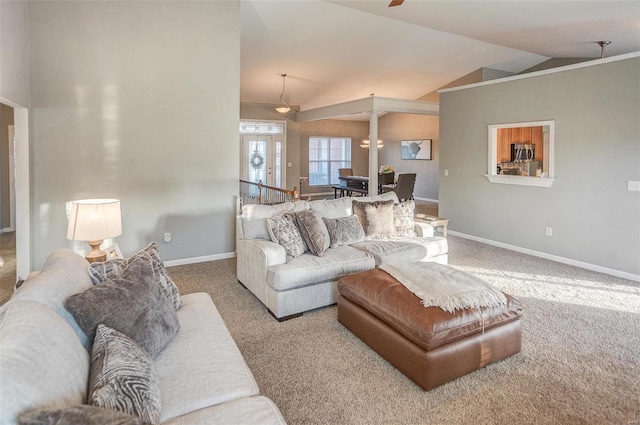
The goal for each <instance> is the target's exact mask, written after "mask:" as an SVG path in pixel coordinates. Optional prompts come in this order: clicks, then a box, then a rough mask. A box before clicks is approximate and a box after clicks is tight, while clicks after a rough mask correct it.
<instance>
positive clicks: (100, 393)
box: [89, 324, 160, 424]
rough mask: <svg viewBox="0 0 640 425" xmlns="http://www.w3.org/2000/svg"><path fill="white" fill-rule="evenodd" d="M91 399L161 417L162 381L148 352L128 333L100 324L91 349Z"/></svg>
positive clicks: (152, 418) (145, 417)
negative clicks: (160, 381)
mask: <svg viewBox="0 0 640 425" xmlns="http://www.w3.org/2000/svg"><path fill="white" fill-rule="evenodd" d="M89 389H90V394H89V403H91V404H92V405H94V406H99V407H104V408H105V409H113V410H118V411H121V412H125V413H129V414H131V415H135V416H137V417H139V418H140V419H142V420H144V421H145V422H149V423H151V424H158V423H159V421H160V384H159V379H158V375H157V373H156V371H155V368H154V365H153V362H152V360H151V358H150V357H149V355H148V354H147V353H146V351H144V350H143V349H142V348H140V347H139V346H138V344H136V343H135V342H134V341H133V340H132V339H131V338H129V337H128V336H126V335H125V334H123V333H121V332H118V331H116V330H114V329H111V328H109V327H107V326H104V325H102V324H101V325H98V328H97V330H96V337H95V340H94V341H93V350H92V352H91V373H90V375H89Z"/></svg>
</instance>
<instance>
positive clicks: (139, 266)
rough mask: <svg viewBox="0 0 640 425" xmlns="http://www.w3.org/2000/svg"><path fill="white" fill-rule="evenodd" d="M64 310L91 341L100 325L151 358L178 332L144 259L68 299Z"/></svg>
mask: <svg viewBox="0 0 640 425" xmlns="http://www.w3.org/2000/svg"><path fill="white" fill-rule="evenodd" d="M66 307H67V310H69V311H70V312H71V314H73V317H74V318H75V319H76V321H77V322H78V324H79V325H80V327H81V328H82V330H84V331H85V333H86V334H87V335H89V336H90V338H91V339H93V338H94V335H95V331H96V328H97V327H98V324H99V323H102V324H104V325H106V326H109V327H110V328H113V329H116V330H118V331H120V332H122V333H124V334H125V335H128V336H129V337H130V338H131V339H133V340H134V341H136V343H138V344H139V345H140V346H141V347H142V348H144V349H145V350H146V351H147V352H148V353H149V354H151V356H152V357H154V358H155V356H156V355H157V354H158V353H159V352H160V351H161V350H162V349H163V348H164V346H165V345H167V343H168V342H169V341H170V340H171V339H172V338H173V336H174V335H175V334H176V333H177V332H178V329H180V323H179V322H178V316H177V315H176V311H175V309H174V308H173V305H172V304H171V301H169V299H168V298H167V297H166V295H165V293H164V291H163V290H162V288H161V287H160V285H158V284H157V282H156V278H155V276H154V273H153V266H152V265H151V263H150V262H149V261H147V260H146V259H145V258H144V257H137V258H134V259H133V260H132V261H131V263H129V266H128V267H127V268H126V269H125V270H124V271H123V272H122V273H121V274H119V275H118V276H116V277H115V278H113V279H110V280H107V281H105V282H103V283H101V284H100V285H96V286H93V287H91V288H89V289H87V290H86V291H84V292H81V293H79V294H75V295H72V296H70V297H69V298H67V301H66Z"/></svg>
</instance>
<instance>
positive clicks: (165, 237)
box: [164, 233, 171, 242]
mask: <svg viewBox="0 0 640 425" xmlns="http://www.w3.org/2000/svg"><path fill="white" fill-rule="evenodd" d="M164 241H165V242H171V233H165V234H164Z"/></svg>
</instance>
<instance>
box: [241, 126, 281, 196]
mask: <svg viewBox="0 0 640 425" xmlns="http://www.w3.org/2000/svg"><path fill="white" fill-rule="evenodd" d="M240 172H241V175H242V179H243V180H247V181H250V182H254V183H258V182H259V181H262V183H263V184H265V185H267V186H275V187H281V184H282V141H281V140H275V139H274V137H273V136H271V135H257V136H256V135H243V136H242V161H241V170H240Z"/></svg>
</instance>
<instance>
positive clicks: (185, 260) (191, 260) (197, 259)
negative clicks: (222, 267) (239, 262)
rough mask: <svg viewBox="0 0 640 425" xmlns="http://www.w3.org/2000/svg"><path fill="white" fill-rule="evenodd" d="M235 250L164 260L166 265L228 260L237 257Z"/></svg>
mask: <svg viewBox="0 0 640 425" xmlns="http://www.w3.org/2000/svg"><path fill="white" fill-rule="evenodd" d="M235 256H236V253H235V252H225V253H224V254H213V255H204V256H202V257H191V258H182V259H180V260H168V261H165V262H164V265H165V267H173V266H184V265H186V264H196V263H205V262H207V261H216V260H226V259H228V258H235Z"/></svg>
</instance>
